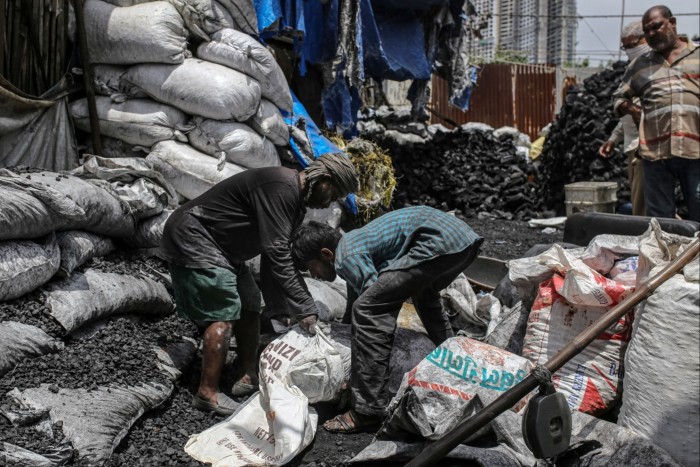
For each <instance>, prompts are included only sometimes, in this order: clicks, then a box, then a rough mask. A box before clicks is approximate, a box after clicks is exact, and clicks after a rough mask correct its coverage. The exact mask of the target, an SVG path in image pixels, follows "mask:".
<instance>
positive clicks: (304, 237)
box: [292, 206, 483, 433]
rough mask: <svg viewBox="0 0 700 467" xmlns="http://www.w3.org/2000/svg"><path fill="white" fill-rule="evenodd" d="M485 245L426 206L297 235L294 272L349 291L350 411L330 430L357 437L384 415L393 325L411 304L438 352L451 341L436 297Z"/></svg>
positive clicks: (308, 227)
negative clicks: (338, 282)
mask: <svg viewBox="0 0 700 467" xmlns="http://www.w3.org/2000/svg"><path fill="white" fill-rule="evenodd" d="M482 241H483V239H482V238H481V237H479V236H478V235H477V234H476V233H474V231H472V229H471V228H470V227H469V226H468V225H467V224H466V223H465V222H463V221H461V220H460V219H457V218H456V217H454V216H451V215H449V214H446V213H444V212H442V211H438V210H436V209H432V208H429V207H425V206H420V207H411V208H405V209H400V210H397V211H392V212H389V213H387V214H384V215H383V216H381V217H379V218H378V219H375V220H374V221H372V222H370V223H369V224H367V225H366V226H364V227H362V228H360V229H357V230H353V231H350V232H348V233H346V234H345V235H344V236H341V234H340V233H339V232H338V231H336V230H334V229H332V228H331V227H329V226H327V225H325V224H321V223H318V222H310V223H309V224H305V225H302V226H301V227H300V228H299V229H297V231H296V232H295V233H294V236H293V239H292V256H293V258H294V261H295V264H297V267H299V268H300V269H303V270H306V269H308V271H309V273H310V274H311V276H312V277H315V278H319V279H322V280H326V281H333V280H334V279H335V277H336V273H337V275H339V276H340V277H341V278H342V279H344V280H345V281H346V283H347V288H348V310H349V314H350V315H351V322H352V367H351V376H350V386H351V394H352V398H351V407H352V408H351V409H350V410H349V411H348V412H346V413H344V414H341V415H338V416H337V417H335V418H333V419H331V420H328V421H327V422H326V423H325V424H324V425H323V427H324V428H325V429H326V430H328V431H331V432H334V433H352V432H356V431H359V430H361V429H365V428H369V427H373V426H376V425H377V424H378V423H379V422H380V421H381V419H382V418H383V417H384V415H385V409H386V406H387V405H388V403H389V399H390V397H391V395H390V394H389V393H388V390H387V383H388V380H389V373H390V371H389V359H390V356H391V349H392V346H393V341H394V334H395V331H396V319H397V317H398V315H399V311H400V310H401V306H402V305H403V303H404V302H405V301H406V300H408V299H409V298H411V299H412V300H413V304H414V305H415V307H416V311H417V312H418V316H419V317H420V319H421V321H422V322H423V325H424V326H425V329H426V330H427V332H428V336H429V337H430V339H431V340H432V341H433V343H434V344H435V345H436V346H437V345H440V344H441V343H442V342H443V341H444V340H445V339H447V338H449V337H452V336H453V335H454V334H453V331H452V327H451V325H450V321H449V319H448V317H447V315H446V314H445V312H444V310H443V309H442V304H441V302H440V295H439V292H440V290H442V289H444V288H445V287H447V286H448V285H449V284H450V283H452V281H454V279H455V278H456V277H457V276H458V275H459V273H461V272H462V271H464V269H466V268H467V266H469V264H471V262H472V261H473V260H474V258H475V257H476V256H477V254H478V251H479V247H480V245H481V243H482ZM347 314H348V313H346V316H347Z"/></svg>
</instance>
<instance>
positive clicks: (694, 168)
mask: <svg viewBox="0 0 700 467" xmlns="http://www.w3.org/2000/svg"><path fill="white" fill-rule="evenodd" d="M676 180H678V181H679V182H680V185H681V191H682V192H683V198H684V199H685V202H686V205H687V206H688V217H689V218H690V220H693V221H696V222H699V221H700V160H698V159H683V158H681V157H672V158H670V159H664V160H660V161H648V160H644V198H645V199H646V203H647V216H649V217H667V218H671V219H672V218H674V217H676V196H675V194H674V188H675V184H676Z"/></svg>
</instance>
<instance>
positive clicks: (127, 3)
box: [104, 0, 153, 7]
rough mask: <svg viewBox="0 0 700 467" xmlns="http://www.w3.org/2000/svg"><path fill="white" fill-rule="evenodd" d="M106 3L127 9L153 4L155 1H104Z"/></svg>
mask: <svg viewBox="0 0 700 467" xmlns="http://www.w3.org/2000/svg"><path fill="white" fill-rule="evenodd" d="M104 1H105V2H107V3H109V4H110V5H114V6H121V7H126V6H134V5H140V4H142V3H149V2H152V1H153V0H104Z"/></svg>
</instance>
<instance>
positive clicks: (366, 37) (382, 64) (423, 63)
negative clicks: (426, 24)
mask: <svg viewBox="0 0 700 467" xmlns="http://www.w3.org/2000/svg"><path fill="white" fill-rule="evenodd" d="M362 6H363V8H362V10H361V15H362V47H363V64H364V66H365V72H366V73H367V74H368V75H369V76H371V77H372V78H375V79H379V80H382V79H391V80H394V81H404V80H407V79H430V73H431V66H430V63H429V62H428V57H427V56H426V50H425V37H424V35H423V22H422V21H421V18H420V17H418V16H416V15H415V14H412V13H411V12H396V11H392V12H377V13H375V12H374V11H372V9H371V7H370V2H368V1H365V2H363V5H362Z"/></svg>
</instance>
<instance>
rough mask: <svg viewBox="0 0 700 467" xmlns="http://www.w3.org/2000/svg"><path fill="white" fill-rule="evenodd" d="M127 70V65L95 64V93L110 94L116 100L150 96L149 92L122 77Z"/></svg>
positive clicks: (93, 78)
mask: <svg viewBox="0 0 700 467" xmlns="http://www.w3.org/2000/svg"><path fill="white" fill-rule="evenodd" d="M127 70H128V67H126V66H119V65H95V66H94V67H93V70H92V82H93V84H94V86H95V93H97V94H99V95H101V96H108V97H110V98H111V99H112V100H113V101H115V102H124V101H125V100H127V99H133V98H144V97H148V94H146V93H145V92H143V91H141V90H140V89H138V88H135V87H134V86H132V85H130V84H129V83H128V82H126V81H125V80H124V79H122V77H123V76H124V74H125V73H126V71H127Z"/></svg>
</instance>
